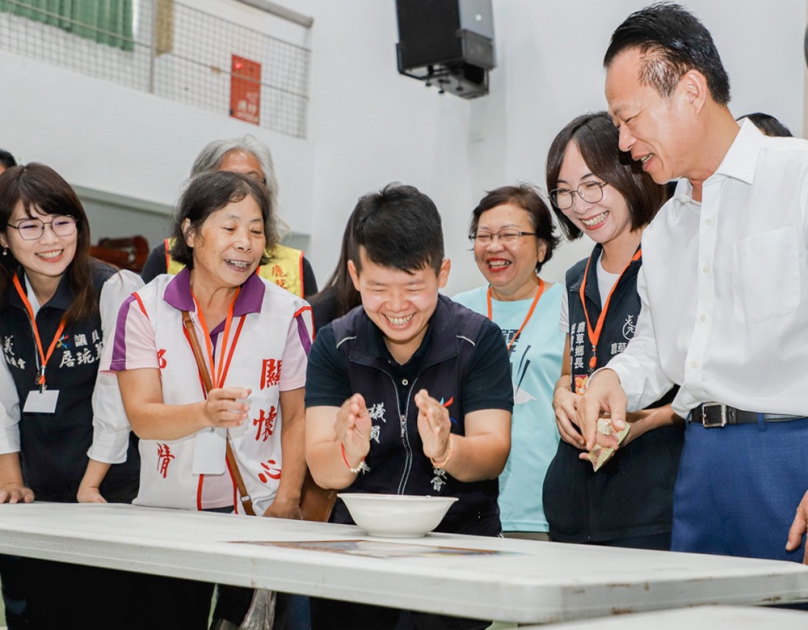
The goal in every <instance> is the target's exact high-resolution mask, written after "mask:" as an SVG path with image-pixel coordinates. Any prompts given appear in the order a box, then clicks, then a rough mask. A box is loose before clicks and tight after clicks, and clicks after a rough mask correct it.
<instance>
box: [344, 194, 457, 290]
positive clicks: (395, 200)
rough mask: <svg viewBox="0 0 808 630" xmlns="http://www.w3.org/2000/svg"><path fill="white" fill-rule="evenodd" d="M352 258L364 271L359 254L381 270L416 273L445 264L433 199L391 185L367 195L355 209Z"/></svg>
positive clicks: (435, 268) (438, 215) (438, 220)
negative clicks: (362, 252)
mask: <svg viewBox="0 0 808 630" xmlns="http://www.w3.org/2000/svg"><path fill="white" fill-rule="evenodd" d="M354 213H355V214H356V220H355V223H354V225H353V235H352V240H353V244H354V247H351V248H350V251H349V256H350V258H351V260H352V261H353V263H354V266H355V267H356V270H357V272H359V271H361V261H360V251H361V249H364V250H365V255H366V256H367V259H368V260H369V261H370V262H372V263H375V264H377V265H381V266H382V267H389V268H391V269H398V270H400V271H406V272H407V273H413V272H415V271H419V270H421V269H423V268H424V267H432V269H434V270H435V273H436V274H438V273H440V268H441V264H442V263H443V256H444V248H443V228H442V226H441V220H440V214H438V209H437V208H436V207H435V204H434V203H433V202H432V200H431V199H430V198H429V197H427V196H426V195H425V194H424V193H422V192H420V191H419V190H418V189H417V188H415V187H414V186H405V185H403V184H398V183H393V184H388V185H387V186H385V187H384V189H383V190H381V191H379V192H377V193H370V194H368V195H365V196H364V197H362V198H361V199H359V202H358V203H357V204H356V207H355V208H354Z"/></svg>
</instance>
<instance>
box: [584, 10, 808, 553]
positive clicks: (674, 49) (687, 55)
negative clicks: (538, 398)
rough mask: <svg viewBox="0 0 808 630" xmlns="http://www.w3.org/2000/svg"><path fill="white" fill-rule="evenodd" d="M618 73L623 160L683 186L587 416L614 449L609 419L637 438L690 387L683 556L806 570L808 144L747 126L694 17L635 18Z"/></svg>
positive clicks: (679, 405)
mask: <svg viewBox="0 0 808 630" xmlns="http://www.w3.org/2000/svg"><path fill="white" fill-rule="evenodd" d="M604 65H605V66H606V69H607V76H606V98H607V100H608V102H609V112H610V115H611V116H612V119H613V121H614V124H615V125H616V126H617V127H618V128H619V130H620V148H621V149H622V150H623V151H626V152H629V153H630V154H631V158H632V159H634V160H637V161H639V162H641V163H642V168H643V169H644V170H645V171H647V172H648V173H649V174H650V175H651V176H652V177H653V178H654V180H655V181H656V182H658V183H665V182H668V181H670V180H673V179H677V178H682V179H681V180H680V181H679V183H678V186H677V188H676V192H675V194H674V197H673V198H672V199H671V200H670V201H669V202H668V203H667V204H666V205H665V206H664V207H663V208H662V210H661V211H660V212H659V214H658V215H657V218H656V219H654V221H653V222H652V223H651V225H650V226H649V227H648V228H647V229H646V231H645V233H644V235H643V243H642V245H643V267H642V270H641V271H640V275H639V279H638V290H639V293H640V296H641V298H642V314H641V315H640V318H639V322H638V326H637V331H636V334H635V336H634V339H633V340H632V341H631V343H630V344H629V345H628V348H627V350H626V351H625V352H624V353H623V354H621V355H619V356H617V357H615V358H614V359H612V361H611V362H610V363H609V364H608V366H607V367H606V368H604V369H603V370H601V371H598V372H596V374H595V375H594V376H593V378H592V379H591V380H590V383H589V388H588V390H587V393H586V394H585V396H584V397H583V398H582V400H581V402H580V403H579V406H578V414H579V418H578V420H579V423H580V424H581V428H582V430H583V434H584V437H585V438H586V441H587V446H588V447H589V448H590V449H591V448H592V447H593V446H594V445H595V442H596V441H597V442H599V443H601V444H603V445H608V446H615V445H616V440H615V439H614V438H613V437H606V436H602V435H599V434H597V432H596V426H597V419H598V416H599V414H600V413H601V412H602V411H609V412H611V417H612V422H613V424H614V425H615V426H616V428H622V426H623V423H624V419H625V417H626V416H625V413H626V408H627V407H628V408H629V409H642V408H643V407H645V406H646V405H647V404H648V403H650V402H652V401H654V400H657V399H658V398H659V397H660V395H661V394H662V393H663V392H665V391H667V390H668V389H670V387H671V385H672V384H677V385H679V386H680V390H679V393H678V394H677V396H676V398H675V399H674V402H673V410H674V411H675V412H676V413H677V414H679V415H680V416H683V417H688V420H689V422H688V427H687V433H686V443H685V449H684V451H683V455H682V464H681V467H680V471H679V477H678V479H677V483H676V490H675V494H674V522H673V543H672V548H673V549H674V550H679V551H693V552H701V553H716V554H727V555H737V556H748V557H761V558H774V559H783V560H794V561H800V560H804V556H803V554H802V553H800V552H799V551H798V549H799V547H800V545H801V543H802V536H803V534H804V533H805V529H806V520H807V519H808V493H806V489H808V419H806V416H808V263H807V262H806V242H808V142H806V141H804V140H797V139H791V138H767V137H766V136H764V135H762V134H761V133H760V132H759V131H758V130H757V129H756V128H755V127H754V125H753V124H752V123H751V122H749V121H745V122H743V124H742V125H741V126H739V125H738V123H737V122H736V121H735V120H734V119H733V116H732V114H731V113H730V111H729V108H728V107H727V103H728V102H729V80H728V77H727V74H726V72H725V70H724V68H723V65H722V63H721V59H720V57H719V55H718V51H717V50H716V48H715V45H714V43H713V40H712V37H711V36H710V33H709V32H708V31H707V29H706V28H705V27H704V26H703V25H702V24H701V23H700V22H699V21H698V20H697V19H696V18H695V17H694V16H693V15H692V14H690V13H688V12H687V11H685V10H684V9H683V8H682V7H680V6H678V5H671V4H656V5H652V6H650V7H647V8H645V9H642V10H641V11H638V12H636V13H634V14H632V15H631V16H629V17H628V18H627V19H626V20H625V21H624V22H623V24H622V25H621V26H620V27H618V28H617V30H616V31H615V32H614V34H613V35H612V41H611V43H610V46H609V49H608V51H607V53H606V56H605V60H604ZM803 495H805V496H803ZM795 512H796V518H795V516H794V515H795ZM789 529H790V530H791V531H789Z"/></svg>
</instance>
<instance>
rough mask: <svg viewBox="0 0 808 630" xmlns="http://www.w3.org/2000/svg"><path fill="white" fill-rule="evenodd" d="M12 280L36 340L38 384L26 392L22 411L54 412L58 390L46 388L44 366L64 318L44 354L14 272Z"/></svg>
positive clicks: (26, 298)
mask: <svg viewBox="0 0 808 630" xmlns="http://www.w3.org/2000/svg"><path fill="white" fill-rule="evenodd" d="M13 282H14V288H15V289H17V293H18V294H19V296H20V299H21V300H22V303H23V304H24V305H25V310H26V311H28V319H29V320H30V321H31V330H32V331H33V333H34V341H35V342H36V349H37V363H38V367H39V369H38V370H37V372H38V374H37V379H36V384H37V385H38V386H39V389H33V390H31V391H30V392H28V396H27V397H26V399H25V404H24V405H23V408H22V410H23V413H56V404H57V403H58V402H59V390H56V389H48V384H47V382H46V380H45V367H46V366H47V364H48V361H49V360H50V358H51V356H52V355H53V351H54V349H55V348H56V344H57V343H58V342H59V339H60V338H61V336H62V333H63V332H64V329H65V319H64V317H62V320H61V321H60V322H59V327H58V328H57V329H56V334H55V335H54V336H53V341H51V344H50V346H49V347H48V352H47V354H45V350H44V348H43V346H42V339H41V338H40V336H39V327H38V326H37V324H36V317H35V316H34V309H33V307H32V306H31V302H30V301H29V300H28V296H27V295H26V294H25V291H23V288H22V285H21V284H20V279H19V278H18V277H17V275H16V274H14V280H13Z"/></svg>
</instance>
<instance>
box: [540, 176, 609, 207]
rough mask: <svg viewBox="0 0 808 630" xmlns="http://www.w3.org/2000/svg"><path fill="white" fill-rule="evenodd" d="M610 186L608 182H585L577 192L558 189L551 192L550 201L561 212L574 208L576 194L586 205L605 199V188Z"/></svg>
mask: <svg viewBox="0 0 808 630" xmlns="http://www.w3.org/2000/svg"><path fill="white" fill-rule="evenodd" d="M608 185H609V184H608V183H607V182H584V183H583V184H581V185H580V186H578V188H576V189H575V190H570V189H569V188H556V189H555V190H551V191H550V201H552V202H553V205H554V206H555V207H556V208H558V209H559V210H568V209H569V208H572V204H573V203H575V195H576V194H577V195H578V196H579V197H580V198H581V199H583V200H584V201H585V202H586V203H597V202H598V201H600V200H601V199H603V187H604V186H608Z"/></svg>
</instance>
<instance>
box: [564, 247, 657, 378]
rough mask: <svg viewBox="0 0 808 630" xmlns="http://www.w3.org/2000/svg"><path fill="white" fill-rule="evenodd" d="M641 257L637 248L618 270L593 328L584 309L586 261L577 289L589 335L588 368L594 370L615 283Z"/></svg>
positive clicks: (586, 274)
mask: <svg viewBox="0 0 808 630" xmlns="http://www.w3.org/2000/svg"><path fill="white" fill-rule="evenodd" d="M641 257H642V249H638V250H637V253H636V254H634V257H633V258H632V259H631V260H630V261H629V262H628V265H626V267H625V269H623V271H621V272H620V275H619V276H618V278H617V281H616V282H615V283H614V284H613V285H612V288H611V290H610V291H609V295H608V297H607V298H606V301H605V302H604V303H603V308H602V309H601V311H600V317H598V323H597V325H596V326H595V330H592V324H591V323H590V321H589V312H588V311H587V310H586V299H585V298H584V292H585V290H586V277H587V276H588V275H589V263H590V262H592V259H591V258H590V259H589V260H588V261H587V263H586V270H585V271H584V279H583V282H581V290H580V291H579V293H580V295H581V306H583V308H584V317H586V332H587V334H588V335H589V343H591V344H592V356H591V357H590V359H589V367H590V369H592V370H594V369H595V366H596V365H597V363H598V357H597V350H598V341H600V333H602V332H603V322H605V321H606V311H608V310H609V302H610V301H611V299H612V295H613V294H614V290H615V289H616V288H617V285H618V284H620V279H621V278H622V277H623V274H624V273H626V269H628V268H629V266H630V265H631V263H633V262H634V261H636V260H639V259H640V258H641Z"/></svg>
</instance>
